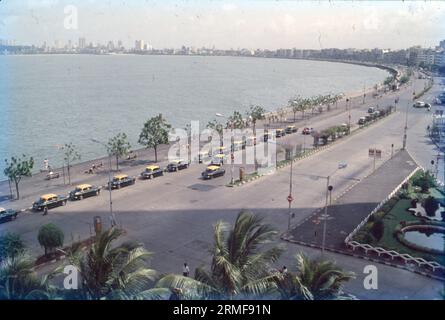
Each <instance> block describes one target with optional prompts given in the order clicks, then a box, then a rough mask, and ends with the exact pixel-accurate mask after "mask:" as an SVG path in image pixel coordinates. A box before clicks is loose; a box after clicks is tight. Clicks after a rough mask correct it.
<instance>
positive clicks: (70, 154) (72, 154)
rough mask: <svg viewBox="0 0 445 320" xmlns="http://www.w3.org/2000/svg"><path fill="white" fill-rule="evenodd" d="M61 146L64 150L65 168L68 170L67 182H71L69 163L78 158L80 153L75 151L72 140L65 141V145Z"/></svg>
mask: <svg viewBox="0 0 445 320" xmlns="http://www.w3.org/2000/svg"><path fill="white" fill-rule="evenodd" d="M62 148H63V150H64V152H63V160H64V161H65V163H66V169H67V171H68V184H71V173H70V168H71V163H72V162H74V161H76V160H80V154H79V152H77V150H76V146H75V145H74V144H73V143H72V142H70V143H65V145H64V146H63V147H62Z"/></svg>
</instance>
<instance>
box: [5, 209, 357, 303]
mask: <svg viewBox="0 0 445 320" xmlns="http://www.w3.org/2000/svg"><path fill="white" fill-rule="evenodd" d="M121 235H122V231H121V230H119V229H115V228H112V229H109V230H107V231H104V232H102V233H100V234H98V235H97V236H96V238H95V241H94V243H93V244H92V245H91V247H90V248H89V249H88V250H86V251H82V250H81V249H80V245H78V244H75V245H73V246H72V247H71V249H70V250H69V252H67V253H66V254H67V256H68V262H69V264H70V265H74V266H76V268H77V270H78V271H79V276H80V279H81V281H80V284H79V288H78V289H77V290H64V289H60V288H56V287H55V286H53V285H51V281H49V280H51V279H52V278H54V277H55V276H56V275H57V274H58V273H60V271H61V270H63V268H64V266H63V265H62V266H60V267H59V268H57V269H56V270H55V271H54V272H52V273H50V274H48V275H46V276H44V277H42V278H39V277H37V275H36V273H35V272H34V271H33V261H32V260H30V258H29V257H27V256H26V255H25V254H23V252H19V253H16V254H11V255H10V256H8V257H6V258H5V259H3V261H1V262H0V299H88V300H98V299H245V298H269V299H292V300H294V299H302V300H303V299H304V300H305V299H308V300H312V299H338V298H345V297H347V296H346V295H345V294H344V293H343V290H342V289H343V285H344V283H345V282H347V281H349V280H350V279H353V278H354V274H353V273H350V272H345V271H343V270H342V269H341V268H339V267H338V266H336V265H335V264H334V263H332V262H330V261H325V260H318V259H315V260H312V259H309V258H308V257H307V256H305V255H303V254H298V255H297V256H296V268H295V269H296V270H295V271H287V270H280V271H278V270H276V269H274V268H273V264H274V263H276V262H277V260H278V258H279V257H280V256H281V255H282V254H283V252H284V249H283V247H281V246H279V245H278V246H277V245H273V244H272V241H274V240H275V238H276V236H277V231H276V230H274V229H273V228H272V227H271V226H270V225H268V224H265V223H264V222H263V219H262V218H260V217H258V216H256V215H253V214H251V213H249V212H240V214H239V215H238V217H237V219H236V221H235V224H234V225H233V227H230V226H229V225H228V224H226V223H224V222H222V221H220V222H218V223H217V224H216V225H215V226H214V244H213V248H212V249H211V251H210V254H211V255H212V262H211V264H210V266H208V267H205V266H200V267H198V268H196V270H195V275H194V277H193V278H192V277H185V276H182V275H177V274H160V273H158V272H157V271H155V270H153V269H152V268H150V267H149V266H148V261H149V260H150V259H151V258H152V257H153V254H152V253H150V252H148V251H146V250H145V248H144V247H143V246H142V245H141V244H140V243H135V242H124V243H122V244H120V245H118V246H116V245H115V241H116V240H118V239H119V237H120V236H121ZM3 241H4V240H3V239H0V244H1V243H2V242H3Z"/></svg>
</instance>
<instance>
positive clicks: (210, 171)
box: [201, 165, 226, 180]
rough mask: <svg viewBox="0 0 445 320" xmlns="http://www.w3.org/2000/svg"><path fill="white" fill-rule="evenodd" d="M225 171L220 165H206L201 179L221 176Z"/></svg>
mask: <svg viewBox="0 0 445 320" xmlns="http://www.w3.org/2000/svg"><path fill="white" fill-rule="evenodd" d="M225 173H226V170H225V169H224V168H223V167H222V166H217V165H210V166H208V167H207V168H206V169H205V171H204V172H203V173H201V176H202V178H203V179H205V180H207V179H213V178H216V177H222V176H223V175H224V174H225Z"/></svg>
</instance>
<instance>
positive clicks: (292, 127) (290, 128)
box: [286, 126, 298, 134]
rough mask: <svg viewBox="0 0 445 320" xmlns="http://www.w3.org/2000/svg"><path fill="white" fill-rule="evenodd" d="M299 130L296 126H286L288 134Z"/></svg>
mask: <svg viewBox="0 0 445 320" xmlns="http://www.w3.org/2000/svg"><path fill="white" fill-rule="evenodd" d="M297 131H298V128H297V127H296V126H287V127H286V134H289V133H295V132H297Z"/></svg>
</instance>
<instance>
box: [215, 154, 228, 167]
mask: <svg viewBox="0 0 445 320" xmlns="http://www.w3.org/2000/svg"><path fill="white" fill-rule="evenodd" d="M224 162H226V155H224V154H217V155H215V156H214V157H213V159H212V161H211V163H212V164H214V165H218V166H219V165H221V164H224Z"/></svg>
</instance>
